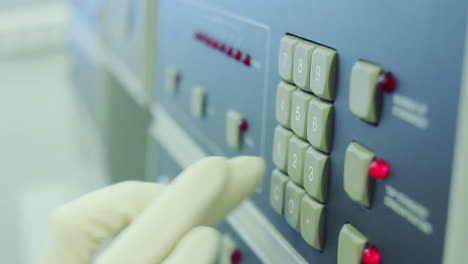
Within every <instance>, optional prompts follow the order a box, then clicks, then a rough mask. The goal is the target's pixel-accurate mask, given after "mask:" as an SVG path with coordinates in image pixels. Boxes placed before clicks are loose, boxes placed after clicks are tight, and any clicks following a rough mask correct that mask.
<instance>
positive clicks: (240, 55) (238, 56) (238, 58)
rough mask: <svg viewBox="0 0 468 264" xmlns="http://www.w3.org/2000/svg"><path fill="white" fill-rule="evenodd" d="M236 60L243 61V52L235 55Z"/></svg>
mask: <svg viewBox="0 0 468 264" xmlns="http://www.w3.org/2000/svg"><path fill="white" fill-rule="evenodd" d="M234 58H235V59H236V60H241V59H242V51H240V50H237V51H236V53H235V55H234Z"/></svg>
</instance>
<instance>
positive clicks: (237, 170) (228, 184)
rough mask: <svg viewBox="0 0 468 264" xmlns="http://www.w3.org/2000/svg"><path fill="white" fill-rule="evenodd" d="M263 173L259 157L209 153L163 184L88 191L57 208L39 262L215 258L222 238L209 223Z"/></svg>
mask: <svg viewBox="0 0 468 264" xmlns="http://www.w3.org/2000/svg"><path fill="white" fill-rule="evenodd" d="M264 173H265V164H264V161H263V160H262V159H260V158H255V157H238V158H234V159H229V160H228V159H226V158H221V157H210V158H206V159H203V160H201V161H199V162H197V163H195V164H193V165H192V166H190V167H189V168H187V169H186V170H185V171H184V172H182V173H181V174H180V175H179V176H178V177H177V178H176V179H175V180H174V181H173V182H172V183H171V184H169V185H167V186H164V185H160V184H155V183H143V182H125V183H121V184H116V185H113V186H110V187H107V188H104V189H102V190H98V191H96V192H94V193H90V194H88V195H86V196H84V197H82V198H80V199H78V200H75V201H72V202H70V203H68V204H66V205H64V206H62V207H60V208H58V209H57V210H56V211H55V214H54V217H53V226H52V234H51V241H50V242H49V244H48V247H47V250H46V255H45V257H44V264H91V263H92V262H93V261H94V263H97V264H156V263H164V264H187V263H191V264H197V263H200V264H209V263H214V262H215V261H216V257H217V254H218V247H219V245H220V244H221V243H220V238H219V234H218V232H217V231H216V230H215V229H213V228H212V227H208V226H214V225H216V224H218V223H220V222H222V220H223V219H224V218H225V216H226V215H227V213H228V212H229V211H230V210H231V209H233V208H234V207H235V206H236V205H238V204H239V203H240V202H241V201H242V200H243V199H244V198H246V197H247V196H248V195H250V194H251V193H252V192H254V191H255V189H256V188H257V186H258V185H259V183H260V182H261V180H262V177H263V175H264ZM118 232H120V233H119V234H118V235H117V237H116V238H115V239H113V240H112V241H111V243H110V245H109V246H108V247H106V248H105V249H104V251H103V252H102V253H101V254H96V250H97V249H98V248H99V247H100V246H101V243H102V241H103V240H105V239H106V238H108V237H109V236H111V235H113V234H116V233H118ZM96 255H97V256H96Z"/></svg>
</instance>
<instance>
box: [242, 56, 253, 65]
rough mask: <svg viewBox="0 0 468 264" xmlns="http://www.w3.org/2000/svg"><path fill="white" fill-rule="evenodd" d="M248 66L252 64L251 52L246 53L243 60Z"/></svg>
mask: <svg viewBox="0 0 468 264" xmlns="http://www.w3.org/2000/svg"><path fill="white" fill-rule="evenodd" d="M242 62H243V63H244V64H245V65H246V66H250V65H251V64H252V58H251V57H250V54H247V55H245V57H244V60H243V61H242Z"/></svg>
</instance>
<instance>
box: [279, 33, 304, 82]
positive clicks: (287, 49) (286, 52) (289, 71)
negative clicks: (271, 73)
mask: <svg viewBox="0 0 468 264" xmlns="http://www.w3.org/2000/svg"><path fill="white" fill-rule="evenodd" d="M298 42H299V39H297V38H295V37H293V36H284V37H282V38H281V41H280V49H279V55H278V71H279V75H280V76H281V78H283V80H285V81H287V82H292V81H293V61H294V51H295V50H296V45H297V43H298Z"/></svg>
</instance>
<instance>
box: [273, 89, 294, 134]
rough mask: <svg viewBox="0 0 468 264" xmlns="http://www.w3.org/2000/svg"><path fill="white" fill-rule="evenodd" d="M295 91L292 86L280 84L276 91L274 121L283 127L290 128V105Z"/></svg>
mask: <svg viewBox="0 0 468 264" xmlns="http://www.w3.org/2000/svg"><path fill="white" fill-rule="evenodd" d="M294 91H296V88H295V87H294V85H290V84H287V83H285V82H280V83H279V84H278V88H277V90H276V120H277V121H278V122H279V123H280V124H281V125H283V126H285V127H288V128H289V127H291V124H290V118H291V114H290V113H291V103H292V97H293V93H294Z"/></svg>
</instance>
